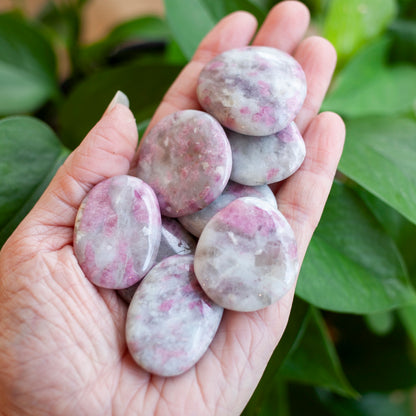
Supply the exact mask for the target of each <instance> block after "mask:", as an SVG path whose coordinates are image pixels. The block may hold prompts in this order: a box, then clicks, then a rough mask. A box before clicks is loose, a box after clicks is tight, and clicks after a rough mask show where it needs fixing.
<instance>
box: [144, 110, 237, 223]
mask: <svg viewBox="0 0 416 416" xmlns="http://www.w3.org/2000/svg"><path fill="white" fill-rule="evenodd" d="M231 163H232V156H231V148H230V144H229V142H228V139H227V136H226V134H225V132H224V129H223V128H222V127H221V125H220V124H219V123H218V121H216V120H215V119H214V118H213V117H212V116H210V115H209V114H206V113H204V112H202V111H197V110H183V111H178V112H176V113H173V114H170V115H169V116H167V117H165V118H164V119H162V120H161V121H160V122H159V123H158V124H156V125H155V126H154V127H153V129H151V131H150V132H149V134H147V136H146V137H144V139H142V141H141V144H140V147H139V152H138V165H137V176H138V177H139V178H141V179H143V180H144V181H145V182H146V183H148V184H149V185H150V186H151V187H152V188H153V190H154V191H155V193H156V195H157V198H158V200H159V205H160V209H161V212H162V214H163V215H165V216H167V217H179V216H182V215H187V214H191V213H192V212H196V211H198V210H200V209H202V208H204V207H206V206H207V205H209V204H210V203H211V202H212V201H214V200H215V199H216V198H217V197H218V196H219V195H220V194H221V192H222V191H223V189H224V188H225V186H226V184H227V182H228V179H229V177H230V173H231Z"/></svg>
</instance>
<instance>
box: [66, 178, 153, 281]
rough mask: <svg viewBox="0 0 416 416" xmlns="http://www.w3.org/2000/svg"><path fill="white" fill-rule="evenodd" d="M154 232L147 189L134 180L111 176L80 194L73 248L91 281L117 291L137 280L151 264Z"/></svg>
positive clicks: (151, 205) (151, 195)
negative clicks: (81, 199) (84, 195)
mask: <svg viewBox="0 0 416 416" xmlns="http://www.w3.org/2000/svg"><path fill="white" fill-rule="evenodd" d="M160 233H161V217H160V211H159V206H158V202H157V199H156V196H155V194H154V192H153V191H152V189H151V188H150V187H149V186H148V185H146V184H145V183H144V182H143V181H142V180H140V179H138V178H135V177H132V176H127V175H121V176H115V177H113V178H110V179H106V180H104V181H102V182H100V183H99V184H98V185H96V186H95V187H94V188H92V190H91V191H90V192H89V193H88V195H87V196H86V197H85V198H84V200H83V202H82V204H81V206H80V208H79V210H78V214H77V217H76V220H75V227H74V252H75V255H76V257H77V259H78V262H79V265H80V266H81V269H82V271H83V272H84V274H85V276H86V277H87V278H88V279H89V280H90V281H91V282H92V283H94V284H95V285H97V286H100V287H105V288H109V289H122V288H126V287H128V286H132V285H133V284H135V283H136V282H138V281H139V280H140V279H142V278H143V276H144V275H145V274H146V273H147V271H148V270H149V269H150V267H151V266H152V265H153V263H154V260H155V258H156V254H157V251H158V249H159V243H160Z"/></svg>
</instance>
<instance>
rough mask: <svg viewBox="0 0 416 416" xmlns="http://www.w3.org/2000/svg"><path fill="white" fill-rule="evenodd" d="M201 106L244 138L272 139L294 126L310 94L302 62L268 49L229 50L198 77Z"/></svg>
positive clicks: (258, 47) (249, 47)
mask: <svg viewBox="0 0 416 416" xmlns="http://www.w3.org/2000/svg"><path fill="white" fill-rule="evenodd" d="M197 96H198V100H199V102H200V104H201V106H202V108H203V109H204V110H205V111H207V112H208V113H210V114H212V115H213V116H214V117H215V118H216V119H217V120H219V121H220V123H221V124H222V125H223V126H225V127H228V128H229V129H231V130H234V131H236V132H238V133H241V134H248V135H254V136H267V135H269V134H273V133H276V132H278V131H280V130H282V129H284V128H285V127H287V126H288V125H289V123H290V122H291V121H292V120H294V118H295V116H296V114H297V113H298V112H299V110H300V109H301V107H302V105H303V102H304V99H305V96H306V78H305V74H304V72H303V70H302V67H301V66H300V64H299V63H298V62H297V61H296V60H295V59H294V58H292V57H291V56H290V55H288V54H287V53H285V52H282V51H280V50H278V49H275V48H270V47H265V46H248V47H245V48H238V49H232V50H228V51H226V52H223V53H222V54H220V55H218V56H216V57H215V58H214V59H213V60H211V61H210V62H209V63H208V64H207V65H206V66H205V67H204V68H203V69H202V72H201V74H200V76H199V80H198V86H197Z"/></svg>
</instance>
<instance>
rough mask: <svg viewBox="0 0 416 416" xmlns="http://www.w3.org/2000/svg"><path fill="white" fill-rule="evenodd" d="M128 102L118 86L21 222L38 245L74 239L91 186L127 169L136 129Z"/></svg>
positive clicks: (51, 245)
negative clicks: (77, 223) (81, 207)
mask: <svg viewBox="0 0 416 416" xmlns="http://www.w3.org/2000/svg"><path fill="white" fill-rule="evenodd" d="M128 106H129V101H128V98H127V97H126V95H125V94H123V93H122V92H121V91H118V92H117V93H116V95H115V96H114V98H113V100H112V101H111V103H110V105H109V106H108V107H107V109H106V111H105V113H104V115H103V116H102V118H101V119H100V121H99V122H98V123H97V124H96V125H95V126H94V127H93V128H92V130H91V131H90V132H89V133H88V134H87V136H86V137H85V139H84V140H83V141H82V142H81V144H80V145H79V146H78V147H77V148H76V149H75V150H74V151H73V152H72V153H71V154H70V155H69V156H68V158H67V160H66V161H65V163H64V164H63V165H62V166H61V167H60V168H59V170H58V171H57V173H56V175H55V177H54V178H53V179H52V181H51V183H50V184H49V186H48V188H47V189H46V190H45V192H44V194H43V195H42V196H41V198H40V199H39V201H38V202H37V204H36V205H35V207H34V208H33V209H32V211H31V212H30V213H29V214H28V216H27V217H26V218H25V220H24V221H23V222H22V223H21V224H20V226H19V228H18V230H19V232H23V233H24V235H25V236H26V237H31V238H36V240H37V244H38V247H39V248H40V247H42V244H45V245H46V247H45V245H44V246H43V248H44V249H45V248H46V249H50V250H55V249H58V248H60V247H63V246H64V245H67V244H71V243H72V230H73V225H74V221H75V217H76V213H77V211H78V207H79V206H80V204H81V201H82V200H83V199H84V197H85V196H86V195H87V193H88V191H89V190H90V189H91V188H92V187H93V186H94V185H96V184H97V183H99V182H101V181H102V180H104V179H107V178H109V177H112V176H116V175H122V174H127V172H128V171H129V168H130V164H131V161H132V159H133V156H134V153H135V150H136V147H137V141H138V133H137V126H136V122H135V119H134V116H133V114H132V112H131V111H130V110H129V108H128ZM18 230H16V231H18ZM52 236H53V238H51V237H52ZM39 245H40V246H39Z"/></svg>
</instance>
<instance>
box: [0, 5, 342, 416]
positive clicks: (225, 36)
mask: <svg viewBox="0 0 416 416" xmlns="http://www.w3.org/2000/svg"><path fill="white" fill-rule="evenodd" d="M308 24H309V14H308V11H307V9H306V8H305V6H303V5H302V4H301V3H297V2H293V1H286V2H283V3H280V4H278V5H277V6H276V7H275V8H274V9H273V10H272V11H271V12H270V14H269V16H268V18H267V20H266V21H265V22H264V24H263V26H262V28H261V29H260V30H259V32H258V33H257V35H256V37H255V38H254V40H253V43H254V44H256V45H266V46H272V47H276V48H280V49H282V50H284V51H286V52H289V53H292V54H293V56H294V57H295V58H296V59H297V60H298V61H299V62H300V63H301V65H302V66H303V68H304V71H305V73H306V76H307V81H308V96H307V98H306V101H305V104H304V107H303V109H302V111H301V113H300V114H299V115H298V117H297V119H296V122H297V124H298V126H299V128H300V130H301V132H302V133H303V136H304V139H305V142H306V148H307V154H306V160H305V162H304V163H303V165H302V167H301V168H300V169H299V170H298V171H297V172H296V174H295V175H293V176H292V177H290V178H289V179H288V180H286V181H285V182H283V184H281V185H279V187H278V188H277V187H275V188H274V189H275V190H276V191H277V202H278V205H279V208H280V210H281V211H282V212H283V214H284V215H285V216H286V218H287V219H288V221H289V223H290V224H291V226H292V227H293V229H294V232H295V235H296V238H297V242H298V248H299V255H300V259H301V260H302V259H303V256H304V254H305V251H306V248H307V246H308V243H309V241H310V238H311V236H312V234H313V231H314V229H315V227H316V226H317V224H318V222H319V219H320V217H321V214H322V210H323V207H324V204H325V201H326V199H327V196H328V193H329V190H330V187H331V184H332V181H333V178H334V174H335V171H336V167H337V164H338V161H339V158H340V155H341V152H342V147H343V142H344V136H345V129H344V125H343V122H342V120H341V119H340V118H339V117H338V116H337V115H335V114H332V113H322V114H319V115H317V113H318V110H319V107H320V105H321V102H322V99H323V97H324V95H325V92H326V89H327V87H328V85H329V82H330V79H331V76H332V73H333V70H334V66H335V61H336V55H335V52H334V49H333V47H332V46H331V45H330V44H329V43H328V42H327V41H326V40H324V39H321V38H318V37H310V38H306V39H304V40H302V39H303V36H304V34H305V32H306V30H307V27H308ZM255 30H256V22H255V19H254V18H253V17H252V16H251V15H249V14H247V13H245V12H237V13H234V14H232V15H229V16H228V17H226V18H225V19H223V20H222V21H221V22H220V23H219V24H218V25H217V26H216V27H215V28H214V29H213V30H212V31H211V32H210V33H209V34H208V35H207V36H206V38H205V39H204V40H203V42H202V43H201V45H200V47H199V49H198V51H197V52H196V54H195V56H194V58H193V60H192V62H191V63H190V64H189V65H188V66H187V67H186V68H185V69H184V70H183V71H182V73H181V74H180V75H179V77H178V78H177V80H176V81H175V82H174V84H173V85H172V87H171V88H170V90H169V91H168V93H167V94H166V96H165V98H164V100H163V102H162V103H161V105H160V106H159V108H158V110H157V112H156V113H155V116H154V118H153V121H152V125H153V124H154V123H156V122H157V121H158V120H160V119H161V118H162V117H163V116H165V115H167V114H170V113H172V112H174V111H177V110H181V109H187V108H195V109H198V108H199V106H198V104H197V101H196V94H195V87H196V81H197V76H198V73H199V72H200V70H201V69H202V67H203V66H204V64H205V63H206V62H208V61H209V60H210V59H211V58H212V57H214V56H215V55H217V54H218V53H220V52H222V51H224V50H227V49H230V48H235V47H240V46H244V45H246V44H248V43H249V42H250V41H252V37H253V36H254V33H255ZM136 143H137V131H136V126H135V121H134V119H133V116H132V114H131V112H130V111H129V110H128V109H127V108H126V107H125V106H123V105H121V104H117V105H115V106H113V108H111V109H108V110H107V111H106V112H105V114H104V115H103V117H102V118H101V120H100V121H99V122H98V124H97V125H96V126H95V127H94V128H93V129H92V131H91V132H90V133H89V134H88V135H87V137H86V138H85V140H84V141H83V142H82V144H81V145H80V146H79V147H78V148H77V149H76V150H75V151H74V152H73V153H72V154H71V155H70V156H69V157H68V159H67V161H66V162H65V163H64V165H63V166H62V167H61V168H60V169H59V171H58V173H57V174H56V177H55V178H54V179H53V180H52V182H51V184H50V186H49V187H48V189H47V190H46V191H45V193H44V195H43V196H42V197H41V199H40V200H39V201H38V203H37V204H36V206H35V207H34V208H33V210H32V211H31V212H30V214H29V215H28V216H27V217H26V218H25V219H24V220H23V221H22V223H21V224H20V225H19V227H18V228H17V229H16V231H15V233H14V234H13V235H12V236H11V237H10V239H9V240H8V242H7V243H6V244H5V246H4V247H3V249H2V251H1V252H0V305H1V308H0V414H2V415H7V416H12V415H19V416H22V415H31V416H35V415H60V416H64V415H74V414H76V415H133V414H134V415H151V414H155V415H194V414H198V415H238V414H240V413H241V411H242V409H243V408H244V406H245V404H246V403H247V402H248V400H249V398H250V396H251V394H252V393H253V391H254V389H255V387H256V385H257V383H258V381H259V380H260V378H261V375H262V372H263V371H264V369H265V366H266V365H267V362H268V360H269V358H270V356H271V354H272V352H273V350H274V348H275V347H276V345H277V343H278V342H279V340H280V338H281V336H282V333H283V331H284V328H285V326H286V323H287V320H288V317H289V313H290V309H291V305H292V299H293V293H294V289H292V290H291V291H290V293H288V294H287V295H286V296H284V297H283V298H282V299H281V300H280V301H279V302H278V303H276V304H274V305H272V306H270V307H268V308H266V309H263V310H261V311H258V312H252V313H237V312H230V311H226V313H225V315H224V319H223V321H222V323H221V327H220V330H219V332H218V334H217V336H216V338H215V340H214V342H213V343H212V345H211V347H210V348H209V350H208V351H207V353H206V354H205V356H204V357H203V358H202V359H201V361H200V362H199V363H198V364H197V365H196V366H195V367H194V368H193V369H191V370H190V371H188V372H187V373H185V374H183V375H181V376H179V377H176V378H171V379H164V378H161V377H156V376H152V375H150V374H148V373H146V372H144V371H143V370H141V369H140V368H139V367H138V366H137V365H135V364H134V362H133V361H132V359H131V358H130V355H129V354H128V352H127V350H126V344H125V341H124V322H125V317H126V306H125V304H124V303H123V302H122V301H121V300H120V299H119V298H118V297H117V295H116V293H115V292H114V291H111V290H107V289H98V288H96V287H94V286H93V285H91V284H90V283H89V282H88V281H87V279H86V278H85V276H84V275H83V274H82V272H81V270H80V268H79V266H78V264H77V261H76V259H75V257H74V253H73V248H72V232H73V224H74V219H75V215H76V212H77V208H78V207H79V205H80V203H81V200H82V199H83V198H84V196H85V195H86V193H87V192H88V191H89V190H90V189H91V188H92V187H93V186H94V185H95V184H96V183H98V182H99V181H101V180H103V179H105V178H108V177H111V176H114V175H119V174H125V173H127V172H128V171H129V169H130V168H131V167H132V165H134V153H135V148H136ZM305 278H307V277H305Z"/></svg>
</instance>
